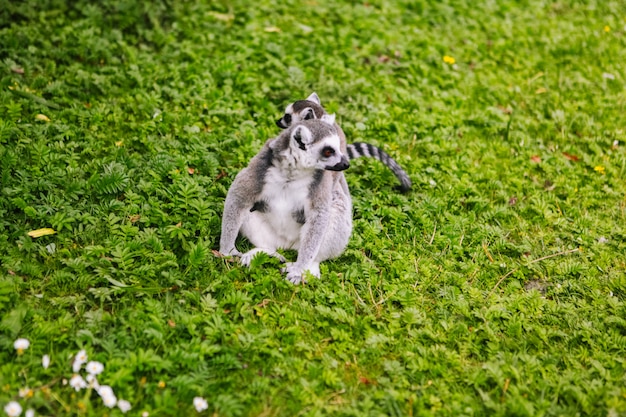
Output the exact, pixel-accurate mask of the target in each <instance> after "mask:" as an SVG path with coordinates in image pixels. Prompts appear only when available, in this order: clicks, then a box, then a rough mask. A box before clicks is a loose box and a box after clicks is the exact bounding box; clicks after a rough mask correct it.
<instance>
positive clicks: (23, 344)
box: [9, 338, 30, 413]
mask: <svg viewBox="0 0 626 417" xmlns="http://www.w3.org/2000/svg"><path fill="white" fill-rule="evenodd" d="M29 346H30V342H29V341H28V339H23V338H20V339H17V340H16V341H15V342H14V343H13V347H14V348H15V350H17V353H20V354H21V353H22V352H24V351H25V350H26V349H28V347H29ZM9 404H10V403H9ZM20 413H21V411H20Z"/></svg>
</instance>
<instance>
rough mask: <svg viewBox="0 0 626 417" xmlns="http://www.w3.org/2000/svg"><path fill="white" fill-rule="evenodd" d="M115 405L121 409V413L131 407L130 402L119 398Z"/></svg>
mask: <svg viewBox="0 0 626 417" xmlns="http://www.w3.org/2000/svg"><path fill="white" fill-rule="evenodd" d="M117 406H118V407H119V409H120V410H122V413H126V412H127V411H128V410H130V409H131V406H130V403H129V402H128V401H126V400H119V401H118V402H117Z"/></svg>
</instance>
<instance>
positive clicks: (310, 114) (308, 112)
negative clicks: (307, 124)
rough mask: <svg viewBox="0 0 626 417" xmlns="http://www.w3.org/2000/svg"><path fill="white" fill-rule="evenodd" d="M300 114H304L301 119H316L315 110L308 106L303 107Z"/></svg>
mask: <svg viewBox="0 0 626 417" xmlns="http://www.w3.org/2000/svg"><path fill="white" fill-rule="evenodd" d="M302 114H303V115H304V116H303V117H302V119H303V120H311V119H317V116H316V115H315V111H314V110H313V109H312V108H310V107H307V108H306V109H304V110H303V111H302Z"/></svg>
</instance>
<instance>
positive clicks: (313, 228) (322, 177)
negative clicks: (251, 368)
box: [220, 115, 352, 284]
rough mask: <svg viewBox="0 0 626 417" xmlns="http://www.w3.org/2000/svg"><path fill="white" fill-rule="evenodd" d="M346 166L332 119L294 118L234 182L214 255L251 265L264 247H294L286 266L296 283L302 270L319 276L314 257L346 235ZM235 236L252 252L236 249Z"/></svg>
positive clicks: (337, 249)
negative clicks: (294, 256)
mask: <svg viewBox="0 0 626 417" xmlns="http://www.w3.org/2000/svg"><path fill="white" fill-rule="evenodd" d="M349 166H350V163H349V162H348V158H347V157H346V155H345V153H344V152H343V151H342V149H341V139H340V138H339V134H338V132H337V129H336V128H335V116H334V115H323V116H322V117H321V118H320V119H316V120H304V121H302V122H298V123H293V124H292V126H291V127H290V128H288V129H287V130H285V131H283V132H282V133H281V134H280V135H279V136H278V137H276V138H275V139H270V140H268V141H267V142H266V143H265V145H264V146H263V148H262V149H261V151H260V152H259V153H258V154H257V155H256V156H255V157H253V158H252V160H251V161H250V163H249V164H248V166H247V167H246V168H244V169H243V170H242V171H241V172H240V173H239V174H238V175H237V176H236V177H235V180H234V181H233V183H232V185H231V187H230V189H229V190H228V194H227V195H226V202H225V203H224V216H223V218H222V236H221V238H220V252H221V253H222V254H224V255H235V256H241V263H243V264H244V265H248V266H249V265H250V262H251V261H252V258H253V257H254V255H255V254H257V253H259V252H265V253H267V254H269V255H270V256H274V257H277V258H279V259H281V261H283V262H284V261H285V258H284V257H282V256H281V255H280V254H278V253H277V252H276V250H277V249H279V248H281V249H295V250H297V251H298V257H297V260H296V262H293V263H287V264H286V268H285V269H284V271H285V272H286V273H287V279H288V280H289V281H291V282H292V283H294V284H298V283H300V282H302V281H303V278H304V277H303V274H304V273H305V272H306V271H308V272H309V273H311V274H312V275H314V276H317V277H319V275H320V269H319V264H320V262H322V261H324V260H326V259H329V258H334V257H337V256H339V255H341V253H342V252H343V250H344V249H345V247H346V245H347V244H348V240H349V238H350V234H351V233H352V200H351V198H350V192H349V190H348V184H347V183H346V179H345V177H344V174H343V172H342V171H343V170H345V169H346V168H348V167H349ZM238 233H241V234H242V235H243V236H245V237H246V238H248V240H249V241H250V242H251V243H252V244H253V245H254V246H255V248H254V249H252V250H250V251H248V252H246V253H244V254H242V253H241V252H239V251H238V250H237V248H236V247H235V239H236V238H237V235H238Z"/></svg>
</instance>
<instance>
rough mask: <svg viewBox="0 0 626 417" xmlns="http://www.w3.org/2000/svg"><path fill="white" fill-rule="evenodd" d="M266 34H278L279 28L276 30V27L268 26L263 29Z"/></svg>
mask: <svg viewBox="0 0 626 417" xmlns="http://www.w3.org/2000/svg"><path fill="white" fill-rule="evenodd" d="M265 31H266V32H280V28H277V27H276V26H268V27H266V28H265Z"/></svg>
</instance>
